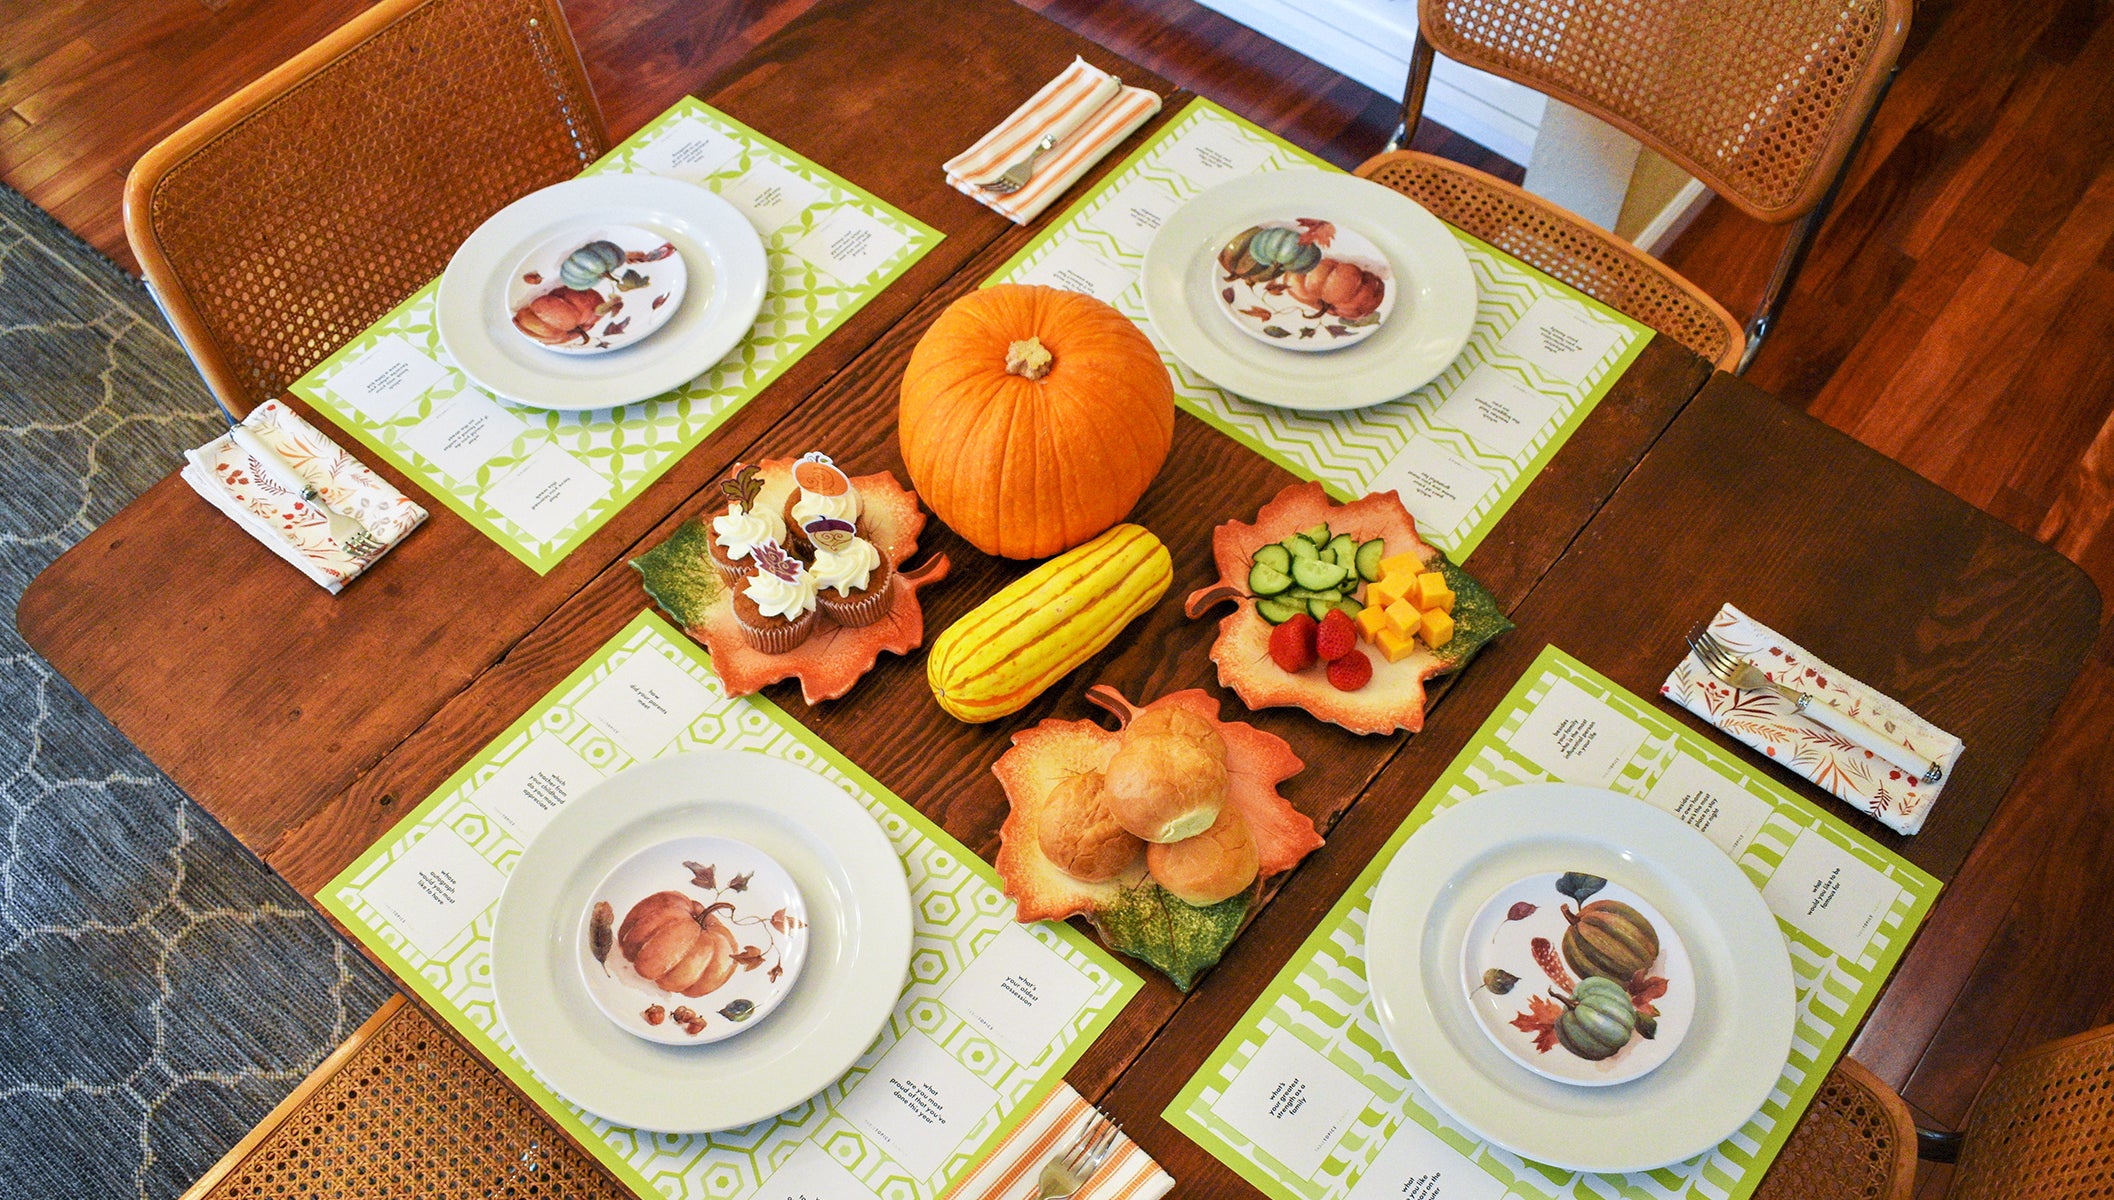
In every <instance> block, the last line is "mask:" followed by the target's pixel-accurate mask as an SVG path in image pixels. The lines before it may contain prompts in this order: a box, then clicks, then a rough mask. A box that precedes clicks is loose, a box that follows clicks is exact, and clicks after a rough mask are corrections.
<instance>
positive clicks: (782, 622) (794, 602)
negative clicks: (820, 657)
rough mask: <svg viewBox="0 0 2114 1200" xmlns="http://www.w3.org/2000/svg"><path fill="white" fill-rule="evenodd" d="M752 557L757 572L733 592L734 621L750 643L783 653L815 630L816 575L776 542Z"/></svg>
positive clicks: (766, 649)
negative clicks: (810, 572)
mask: <svg viewBox="0 0 2114 1200" xmlns="http://www.w3.org/2000/svg"><path fill="white" fill-rule="evenodd" d="M751 557H752V558H754V559H755V560H756V573H755V574H754V575H751V576H750V577H749V579H748V582H746V583H745V584H743V585H742V586H741V588H740V589H739V590H737V591H736V592H735V593H734V623H735V624H737V625H739V626H741V636H742V637H744V638H746V639H747V640H748V643H749V645H751V646H754V647H756V648H757V649H758V650H761V651H763V652H764V653H765V654H784V653H786V652H787V651H790V650H792V649H794V648H796V647H798V646H799V645H800V643H802V642H804V641H806V640H807V638H808V635H809V634H811V633H813V632H814V631H815V577H814V576H813V575H811V574H809V573H808V569H807V566H806V564H804V563H802V562H801V561H800V560H799V559H797V558H794V557H793V556H792V554H790V553H789V552H787V551H786V549H785V547H783V546H780V545H779V544H778V543H777V542H764V543H763V544H762V545H759V546H757V547H756V549H755V551H754V552H753V553H752V554H751Z"/></svg>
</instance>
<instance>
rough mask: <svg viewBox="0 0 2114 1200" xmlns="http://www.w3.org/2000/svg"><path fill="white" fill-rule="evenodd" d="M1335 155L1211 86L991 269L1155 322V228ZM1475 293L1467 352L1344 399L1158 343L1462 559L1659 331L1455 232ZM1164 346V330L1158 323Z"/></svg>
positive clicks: (1245, 412)
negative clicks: (1433, 372) (1262, 390)
mask: <svg viewBox="0 0 2114 1200" xmlns="http://www.w3.org/2000/svg"><path fill="white" fill-rule="evenodd" d="M1287 168H1292V169H1312V168H1320V169H1322V170H1329V171H1333V170H1335V169H1336V168H1335V167H1332V166H1330V165H1329V164H1328V163H1325V162H1323V161H1321V160H1320V159H1318V158H1315V157H1314V156H1313V155H1311V154H1308V153H1307V152H1306V151H1304V150H1301V149H1299V148H1298V147H1296V146H1294V145H1292V144H1291V143H1290V142H1287V141H1285V140H1284V139H1283V138H1280V137H1278V136H1276V135H1275V134H1272V133H1269V132H1268V131H1266V130H1263V129H1261V128H1259V127H1257V126H1255V125H1253V124H1251V123H1249V122H1247V121H1244V120H1242V119H1241V118H1239V117H1237V116H1234V115H1233V114H1232V113H1230V112H1227V111H1226V110H1225V109H1223V108H1220V107H1219V106H1218V105H1216V104H1213V103H1212V102H1211V101H1209V100H1205V99H1202V98H1198V99H1196V100H1192V101H1190V103H1189V105H1188V107H1186V108H1184V109H1183V110H1182V111H1181V113H1180V114H1178V115H1177V116H1176V117H1175V119H1174V120H1172V121H1169V122H1168V123H1167V124H1166V125H1165V126H1164V127H1163V128H1162V129H1161V130H1160V131H1159V132H1158V133H1157V134H1155V135H1153V136H1152V137H1151V138H1150V139H1149V140H1147V141H1146V142H1145V144H1144V145H1142V146H1140V147H1138V149H1137V150H1136V151H1135V152H1133V153H1132V154H1131V156H1130V157H1129V158H1128V159H1126V160H1124V162H1123V164H1122V165H1121V166H1120V167H1118V168H1117V169H1116V170H1114V171H1112V172H1110V173H1109V175H1108V177H1107V178H1106V179H1104V180H1103V181H1102V182H1101V183H1100V185H1099V186H1097V187H1095V188H1094V189H1093V190H1092V191H1090V192H1088V193H1087V194H1086V195H1084V196H1082V197H1080V198H1079V199H1078V200H1077V201H1075V202H1074V203H1073V204H1072V206H1071V207H1070V208H1068V209H1066V210H1065V212H1064V214H1063V215H1062V216H1061V217H1059V218H1058V219H1057V220H1056V221H1053V222H1051V224H1050V227H1049V228H1048V229H1047V230H1045V231H1044V232H1043V234H1042V236H1040V237H1038V238H1036V239H1035V240H1034V241H1032V242H1030V243H1029V244H1028V245H1027V246H1026V247H1025V248H1023V249H1022V250H1021V252H1020V253H1019V254H1017V255H1015V256H1014V257H1013V258H1012V260H1011V261H1009V262H1007V263H1006V265H1005V266H1003V267H1000V268H999V269H998V271H997V272H996V273H995V274H993V275H992V276H991V278H990V279H989V280H987V281H986V283H987V284H988V283H1041V284H1048V285H1050V286H1052V287H1061V288H1069V289H1071V290H1072V291H1078V292H1085V293H1087V294H1088V295H1091V296H1095V297H1098V298H1099V299H1102V300H1106V301H1107V302H1109V303H1110V304H1113V305H1115V306H1116V307H1117V308H1118V309H1120V310H1121V311H1122V312H1123V313H1124V314H1125V315H1126V316H1129V317H1130V318H1131V319H1132V320H1134V321H1136V322H1138V325H1139V327H1140V328H1142V329H1144V330H1145V332H1146V334H1147V335H1148V336H1151V335H1152V333H1153V330H1152V323H1151V322H1150V321H1148V320H1147V319H1146V317H1145V302H1144V299H1143V296H1142V293H1141V291H1140V289H1139V287H1138V286H1137V280H1138V272H1139V270H1140V269H1141V268H1142V267H1143V265H1144V261H1145V247H1146V245H1147V243H1149V242H1150V241H1151V240H1152V235H1153V232H1154V231H1155V230H1157V229H1158V228H1159V227H1160V223H1161V222H1162V221H1164V220H1165V219H1166V218H1167V217H1168V216H1169V215H1170V214H1171V213H1173V212H1174V210H1175V209H1177V208H1179V207H1180V206H1181V205H1182V203H1183V202H1184V201H1186V200H1188V199H1189V198H1190V197H1192V196H1194V195H1196V194H1197V193H1199V192H1202V191H1204V190H1206V189H1208V188H1211V187H1214V186H1216V185H1218V184H1221V183H1225V182H1226V181H1228V180H1230V179H1237V178H1240V177H1242V176H1245V175H1250V174H1254V173H1256V172H1259V171H1281V170H1285V169H1287ZM1454 236H1455V237H1457V238H1459V239H1460V242H1461V248H1462V249H1463V250H1465V251H1467V254H1468V263H1469V266H1470V267H1471V268H1472V269H1473V270H1474V272H1475V284H1476V289H1477V292H1478V293H1479V297H1480V302H1479V305H1478V307H1477V310H1476V322H1475V328H1474V332H1473V333H1472V334H1471V335H1470V336H1469V339H1468V347H1467V349H1466V350H1464V351H1462V353H1461V356H1460V357H1459V358H1457V359H1455V360H1454V362H1453V364H1452V365H1451V366H1449V367H1447V368H1446V370H1445V372H1444V373H1443V374H1441V375H1440V376H1439V377H1438V378H1437V379H1434V380H1432V381H1431V382H1430V383H1428V384H1426V385H1424V386H1423V387H1421V388H1419V389H1417V390H1416V391H1414V392H1411V393H1410V394H1409V395H1407V396H1404V397H1402V398H1401V399H1399V400H1391V401H1388V402H1387V403H1385V404H1377V405H1374V406H1373V407H1371V408H1364V409H1355V410H1352V411H1349V412H1337V413H1305V412H1293V411H1291V410H1289V409H1281V408H1272V407H1270V406H1269V405H1265V404H1258V403H1256V402H1254V401H1252V400H1247V399H1243V398H1242V397H1239V396H1236V395H1233V394H1232V393H1230V392H1226V391H1223V390H1221V389H1220V388H1218V387H1217V386H1215V385H1213V384H1212V383H1211V382H1210V381H1209V380H1207V379H1205V378H1204V377H1203V376H1201V375H1198V374H1197V373H1196V372H1194V371H1191V370H1190V369H1189V368H1187V367H1185V366H1183V365H1182V364H1181V363H1179V362H1177V361H1176V360H1175V357H1174V355H1172V354H1170V353H1168V351H1167V348H1166V347H1165V346H1164V345H1161V346H1160V353H1161V356H1162V357H1163V358H1165V359H1166V360H1167V368H1168V370H1169V371H1170V372H1172V373H1173V375H1174V385H1175V398H1176V400H1177V401H1178V402H1179V403H1180V404H1181V405H1182V406H1183V407H1184V408H1187V409H1188V410H1189V411H1190V412H1192V413H1194V414H1196V415H1197V416H1198V417H1200V418H1202V419H1203V420H1205V421H1208V422H1210V423H1211V424H1212V425H1213V426H1214V427H1216V428H1217V429H1219V430H1220V431H1222V432H1224V433H1225V434H1227V435H1228V436H1229V437H1232V438H1233V439H1234V440H1235V441H1238V442H1240V443H1241V444H1242V445H1244V446H1247V447H1248V448H1250V449H1252V450H1254V451H1256V452H1257V453H1258V454H1261V455H1262V456H1263V457H1265V458H1268V459H1270V460H1271V461H1272V462H1275V463H1277V464H1278V465H1279V466H1282V467H1284V468H1285V469H1286V470H1288V471H1290V472H1292V473H1293V474H1294V475H1298V476H1300V477H1301V478H1304V479H1318V480H1320V481H1321V482H1322V484H1323V485H1324V486H1326V487H1327V488H1328V489H1329V491H1330V492H1331V493H1333V494H1334V495H1335V496H1336V498H1337V499H1339V500H1353V499H1356V498H1357V497H1359V496H1362V495H1365V494H1366V493H1367V492H1373V491H1386V490H1388V489H1390V488H1391V489H1394V490H1395V491H1396V492H1397V493H1399V494H1400V495H1401V497H1402V499H1403V502H1404V503H1405V504H1407V505H1408V506H1409V511H1410V512H1411V514H1413V515H1414V516H1415V517H1416V518H1417V531H1418V532H1419V533H1421V534H1423V535H1424V537H1425V539H1426V540H1428V541H1430V542H1431V543H1432V544H1433V545H1435V546H1437V547H1439V548H1440V549H1442V550H1445V551H1446V552H1447V553H1449V554H1450V555H1452V556H1453V558H1454V560H1455V561H1457V562H1458V561H1461V560H1463V559H1465V558H1466V557H1467V556H1468V554H1469V553H1470V552H1471V551H1473V550H1474V549H1475V548H1476V546H1477V545H1478V544H1480V543H1481V542H1482V540H1483V538H1484V536H1485V535H1487V534H1488V533H1489V532H1490V529H1491V527H1492V526H1493V525H1496V524H1497V522H1498V519H1499V518H1500V517H1503V516H1504V515H1505V511H1506V510H1507V509H1509V508H1511V507H1512V503H1513V502H1514V501H1515V500H1517V499H1519V496H1520V493H1521V492H1524V491H1525V490H1526V489H1527V485H1528V484H1529V483H1532V482H1533V481H1534V476H1535V475H1537V474H1539V473H1540V471H1541V469H1542V467H1543V466H1545V465H1547V463H1548V461H1549V459H1550V458H1552V457H1553V456H1554V455H1555V454H1556V451H1557V450H1558V449H1560V448H1562V446H1563V444H1564V441H1565V440H1566V439H1567V438H1569V437H1570V436H1571V433H1572V431H1573V430H1575V429H1577V428H1578V425H1579V423H1580V422H1582V421H1584V420H1585V418H1586V414H1588V413H1590V412H1592V411H1593V406H1594V405H1595V404H1598V403H1599V402H1600V398H1601V397H1602V396H1604V395H1606V394H1607V391H1608V388H1610V387H1611V386H1613V385H1614V382H1615V381H1616V380H1617V379H1620V378H1621V377H1622V372H1623V371H1624V370H1626V369H1627V368H1628V367H1629V364H1630V362H1631V361H1632V360H1633V359H1635V358H1636V357H1637V355H1638V353H1639V352H1641V351H1642V350H1643V349H1644V346H1645V343H1646V342H1648V341H1650V340H1651V336H1652V331H1651V330H1650V329H1648V328H1646V327H1645V326H1643V325H1640V324H1638V323H1637V322H1636V321H1633V320H1631V319H1630V318H1628V317H1626V316H1623V315H1622V314H1621V313H1618V312H1616V311H1615V310H1614V309H1612V308H1609V307H1608V306H1606V305H1604V304H1602V303H1600V302H1599V301H1597V300H1594V299H1593V298H1591V297H1590V296H1587V295H1586V294H1585V293H1583V292H1580V291H1578V290H1577V289H1575V288H1571V287H1568V286H1566V285H1565V284H1562V283H1559V282H1557V281H1556V280H1554V279H1552V278H1550V277H1549V276H1547V275H1544V274H1543V273H1541V272H1540V271H1537V270H1535V269H1534V268H1532V267H1530V266H1528V265H1526V264H1525V263H1523V262H1521V261H1519V260H1518V259H1516V258H1513V257H1512V256H1510V255H1508V254H1505V253H1503V252H1502V251H1500V250H1497V249H1495V248H1494V247H1491V246H1489V245H1487V244H1485V243H1483V242H1481V241H1479V240H1477V239H1475V238H1473V237H1470V236H1469V235H1468V234H1465V233H1462V232H1460V231H1459V230H1455V231H1454ZM1154 344H1155V345H1159V339H1158V338H1157V337H1154Z"/></svg>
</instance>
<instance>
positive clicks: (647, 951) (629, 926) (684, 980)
mask: <svg viewBox="0 0 2114 1200" xmlns="http://www.w3.org/2000/svg"><path fill="white" fill-rule="evenodd" d="M721 910H725V911H727V912H732V911H734V906H733V905H731V904H727V903H724V902H722V903H719V904H714V905H712V906H711V907H709V908H708V907H706V906H705V905H703V904H701V903H699V902H697V901H695V900H692V899H691V898H690V897H688V896H685V895H683V894H682V893H681V892H655V893H654V894H652V895H651V896H648V897H646V898H645V899H644V900H641V901H639V902H638V903H637V904H634V905H632V906H631V911H630V912H628V913H625V914H624V923H623V924H622V925H619V926H618V927H617V947H618V948H619V949H621V950H623V952H624V957H625V958H627V959H629V960H630V961H631V965H632V966H633V967H636V968H637V969H638V972H639V974H640V976H642V977H643V978H646V979H650V980H652V981H653V982H654V983H657V984H659V985H661V986H662V987H664V988H666V989H668V990H669V991H671V992H675V993H678V994H680V995H684V996H702V995H705V994H706V993H708V992H713V991H717V990H718V989H719V987H720V985H722V984H724V983H726V982H727V980H729V979H731V978H733V977H734V965H735V964H734V956H735V954H737V953H739V952H740V949H741V948H740V946H739V945H738V944H737V943H736V942H735V940H734V930H733V929H732V928H731V927H730V926H728V924H727V923H726V922H725V921H722V920H720V919H719V914H720V912H721Z"/></svg>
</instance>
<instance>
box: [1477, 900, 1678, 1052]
mask: <svg viewBox="0 0 2114 1200" xmlns="http://www.w3.org/2000/svg"><path fill="white" fill-rule="evenodd" d="M1461 983H1462V987H1464V988H1465V989H1466V990H1467V992H1468V1006H1469V1008H1470V1009H1472V1010H1473V1011H1474V1013H1475V1016H1476V1020H1477V1023H1478V1024H1480V1025H1481V1026H1482V1028H1483V1032H1484V1033H1485V1034H1487V1035H1489V1038H1490V1040H1491V1041H1492V1042H1495V1043H1496V1044H1497V1047H1498V1049H1500V1050H1503V1051H1504V1052H1505V1053H1506V1054H1507V1055H1509V1056H1511V1058H1512V1060H1513V1061H1514V1062H1517V1063H1519V1064H1520V1065H1521V1066H1523V1067H1525V1068H1527V1069H1528V1070H1530V1071H1532V1072H1534V1073H1535V1074H1537V1075H1541V1076H1544V1077H1546V1078H1549V1079H1554V1080H1557V1081H1558V1082H1561V1083H1571V1084H1580V1085H1583V1086H1586V1087H1602V1086H1606V1085H1609V1084H1616V1083H1625V1082H1628V1081H1629V1080H1632V1079H1636V1078H1638V1077H1639V1076H1641V1075H1644V1074H1646V1073H1647V1072H1649V1071H1651V1070H1652V1069H1653V1068H1654V1067H1657V1066H1659V1065H1660V1064H1661V1063H1664V1062H1665V1061H1666V1060H1667V1059H1669V1058H1671V1057H1673V1053H1674V1051H1675V1049H1676V1048H1677V1047H1679V1046H1680V1044H1681V1039H1682V1038H1683V1037H1685V1036H1686V1035H1687V1033H1688V1028H1689V1024H1690V1022H1691V1021H1692V1020H1693V1018H1694V1016H1695V1006H1696V990H1695V985H1696V980H1695V968H1694V967H1693V965H1692V964H1691V963H1690V962H1689V958H1688V950H1687V948H1686V947H1685V946H1683V945H1682V943H1681V935H1680V934H1679V933H1677V932H1676V931H1675V929H1674V925H1673V922H1671V921H1669V920H1667V919H1666V917H1665V916H1664V915H1663V914H1661V913H1660V912H1659V910H1658V909H1656V908H1654V907H1652V905H1651V904H1650V903H1649V902H1647V901H1646V900H1645V899H1644V898H1643V897H1641V896H1639V895H1637V894H1636V893H1635V892H1632V891H1630V890H1629V889H1628V888H1625V887H1622V886H1621V885H1619V884H1615V883H1610V882H1608V881H1607V880H1605V879H1602V878H1600V877H1598V876H1594V875H1588V874H1585V873H1583V872H1578V871H1567V872H1561V873H1549V874H1541V875H1533V876H1529V877H1528V878H1526V879H1522V880H1519V881H1518V882H1516V883H1513V884H1511V885H1510V886H1508V887H1506V888H1504V889H1503V890H1501V891H1499V892H1498V893H1497V894H1496V895H1494V896H1492V897H1491V898H1490V899H1489V900H1488V901H1487V902H1486V903H1485V904H1484V905H1483V907H1482V908H1481V909H1480V910H1478V911H1477V912H1476V915H1475V917H1474V919H1473V920H1471V921H1470V922H1469V923H1468V936H1467V940H1466V941H1464V942H1463V943H1462V945H1461Z"/></svg>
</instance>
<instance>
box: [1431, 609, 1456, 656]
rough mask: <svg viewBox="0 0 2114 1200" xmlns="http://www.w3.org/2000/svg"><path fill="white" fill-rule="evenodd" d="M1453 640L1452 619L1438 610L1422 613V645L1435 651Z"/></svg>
mask: <svg viewBox="0 0 2114 1200" xmlns="http://www.w3.org/2000/svg"><path fill="white" fill-rule="evenodd" d="M1452 640H1453V618H1452V617H1449V616H1447V615H1446V613H1445V612H1444V611H1443V610H1440V609H1436V608H1433V609H1426V610H1425V612H1424V644H1425V645H1427V646H1429V647H1431V648H1432V649H1434V650H1436V649H1438V648H1439V647H1441V646H1443V645H1445V644H1446V643H1448V642H1450V641H1452Z"/></svg>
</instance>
